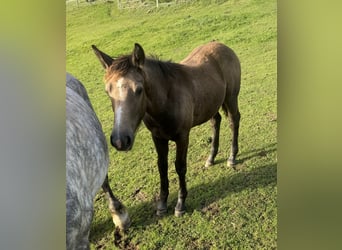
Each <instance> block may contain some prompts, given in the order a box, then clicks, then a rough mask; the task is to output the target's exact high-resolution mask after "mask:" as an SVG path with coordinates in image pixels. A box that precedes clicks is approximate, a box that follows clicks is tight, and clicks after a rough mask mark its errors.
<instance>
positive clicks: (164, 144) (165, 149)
mask: <svg viewBox="0 0 342 250" xmlns="http://www.w3.org/2000/svg"><path fill="white" fill-rule="evenodd" d="M152 138H153V142H154V145H155V147H156V150H157V154H158V170H159V175H160V194H159V199H158V201H157V215H158V216H162V215H164V214H166V212H167V197H168V196H169V179H168V162H167V157H168V153H169V141H168V140H164V139H160V138H157V137H155V136H153V137H152Z"/></svg>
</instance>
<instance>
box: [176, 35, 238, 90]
mask: <svg viewBox="0 0 342 250" xmlns="http://www.w3.org/2000/svg"><path fill="white" fill-rule="evenodd" d="M181 64H184V65H187V66H189V67H194V68H198V67H199V68H201V71H204V72H205V73H209V74H214V73H217V74H219V75H220V77H221V78H222V80H223V81H224V82H225V84H226V85H227V88H228V89H227V90H228V91H229V92H232V93H234V92H237V93H238V92H239V90H240V81H241V66H240V61H239V58H238V57H237V55H236V54H235V52H234V51H233V50H232V49H231V48H229V47H227V46H226V45H224V44H223V43H219V42H209V43H207V44H204V45H201V46H199V47H197V48H195V49H194V50H193V51H192V52H191V53H190V54H189V55H188V56H187V57H186V58H185V59H184V60H182V61H181Z"/></svg>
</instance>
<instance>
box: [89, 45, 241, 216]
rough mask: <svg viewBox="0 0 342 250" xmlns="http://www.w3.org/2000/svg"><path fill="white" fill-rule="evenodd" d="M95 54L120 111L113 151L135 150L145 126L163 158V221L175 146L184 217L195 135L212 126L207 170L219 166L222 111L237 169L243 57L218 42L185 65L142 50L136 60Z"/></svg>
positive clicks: (179, 208) (159, 209)
mask: <svg viewBox="0 0 342 250" xmlns="http://www.w3.org/2000/svg"><path fill="white" fill-rule="evenodd" d="M92 48H93V50H94V52H95V54H96V56H97V57H98V58H99V60H100V62H101V64H102V65H103V67H104V68H105V69H106V74H105V77H104V80H105V84H106V91H107V93H108V95H109V97H110V99H111V101H112V107H113V111H114V128H113V131H112V134H111V137H110V141H111V144H112V146H114V147H115V148H116V149H117V150H120V151H121V150H123V151H127V150H130V149H131V148H132V146H133V143H134V137H135V133H136V131H137V128H138V126H139V124H140V122H141V120H143V121H144V123H145V125H146V127H147V128H148V129H149V130H150V131H151V133H152V138H153V142H154V145H155V147H156V150H157V153H158V168H159V174H160V198H159V201H158V204H157V214H158V215H162V214H164V213H166V211H167V197H168V195H169V181H168V150H169V148H168V141H169V140H172V141H175V142H176V146H177V152H176V161H175V167H176V171H177V174H178V176H179V187H180V190H179V194H178V201H177V205H176V207H175V215H176V216H180V215H182V214H184V213H185V198H186V196H187V189H186V181H185V174H186V168H187V167H186V159H187V151H188V144H189V133H190V129H191V128H192V127H194V126H197V125H200V124H202V123H204V122H206V121H208V120H210V121H211V125H212V129H213V136H212V144H211V152H210V155H209V157H208V159H207V161H206V166H210V165H212V164H214V159H215V156H216V154H217V152H218V146H219V130H220V122H221V115H220V114H219V112H218V111H219V109H220V107H222V109H223V111H224V114H225V115H226V116H228V115H229V118H230V127H231V130H232V133H233V138H232V145H231V153H230V156H229V158H228V165H234V164H236V155H237V153H238V134H239V122H240V112H239V108H238V94H239V90H240V79H241V70H240V62H239V59H238V57H237V56H236V55H235V53H234V52H233V50H231V49H230V48H228V47H227V46H225V45H224V44H221V43H218V42H210V43H208V44H205V45H202V46H200V47H198V48H196V49H195V50H194V51H192V52H191V54H190V55H189V56H188V57H186V58H185V59H184V60H183V61H181V62H180V63H179V64H178V63H172V62H170V61H168V62H164V61H160V60H158V59H156V58H145V53H144V50H143V48H142V47H141V46H140V45H139V44H135V46H134V50H133V53H132V54H131V55H127V56H122V57H119V58H115V59H113V58H112V57H110V56H109V55H107V54H105V53H103V52H102V51H100V50H99V49H97V48H96V47H95V46H94V45H93V46H92Z"/></svg>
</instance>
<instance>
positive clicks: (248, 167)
mask: <svg viewBox="0 0 342 250" xmlns="http://www.w3.org/2000/svg"><path fill="white" fill-rule="evenodd" d="M214 39H215V40H218V41H220V42H222V43H225V44H226V45H228V46H229V47H231V48H232V49H233V50H234V51H235V52H236V54H237V55H238V57H239V59H240V61H241V68H242V81H241V90H240V95H239V107H240V112H241V121H240V136H239V147H240V151H239V154H238V156H237V160H238V165H237V166H236V169H235V170H234V169H232V168H230V167H227V166H226V160H227V157H228V154H229V148H230V141H229V140H230V138H231V132H230V129H229V124H228V120H227V119H226V118H225V116H223V115H222V123H221V133H220V148H219V152H218V155H217V157H216V164H215V165H213V166H211V167H208V168H205V167H204V164H205V161H206V159H207V157H208V155H209V152H210V143H209V137H210V136H211V127H210V123H209V122H208V123H205V124H203V125H201V126H198V127H195V128H194V129H192V130H191V133H190V143H189V151H188V159H187V162H188V171H187V175H186V179H187V187H188V192H189V193H188V197H187V201H186V205H187V212H186V214H185V215H184V216H183V217H180V218H177V217H175V216H174V215H173V213H174V211H173V210H174V206H175V204H176V201H177V193H178V176H177V174H176V171H175V168H174V160H175V150H174V149H175V145H174V143H170V152H169V180H170V195H169V199H168V213H167V215H166V216H164V217H162V218H158V217H156V215H155V209H156V208H155V197H156V196H157V194H158V192H159V173H158V168H157V154H156V152H155V149H154V145H153V142H152V139H151V136H150V132H149V131H148V130H147V129H146V128H145V127H144V125H143V124H142V125H141V127H140V129H139V131H138V134H137V136H136V139H135V144H134V146H133V149H132V151H129V152H127V153H122V152H117V151H116V150H115V149H114V148H112V147H110V149H109V154H110V165H109V173H108V176H109V181H110V185H111V187H112V189H113V192H114V193H115V195H116V196H117V197H118V198H119V199H120V200H121V201H122V202H123V203H124V204H125V206H126V207H127V209H128V212H129V214H130V217H131V220H132V225H131V227H130V229H129V230H128V232H127V233H126V234H124V235H122V234H119V233H118V232H115V231H114V228H113V223H112V218H111V216H110V213H109V212H108V208H107V207H108V204H107V200H106V197H105V195H104V193H103V192H102V191H100V192H99V193H98V195H97V196H96V201H95V214H94V220H93V224H92V228H91V233H90V242H91V244H92V248H93V249H117V248H124V249H275V248H276V247H277V242H276V241H277V3H276V1H270V0H231V1H205V0H203V1H192V2H187V3H182V4H177V5H176V4H174V5H170V6H165V7H161V8H155V7H142V8H138V9H126V10H118V9H117V4H116V2H102V1H99V2H98V3H95V4H91V5H88V4H85V5H80V7H79V8H76V7H75V6H69V5H67V7H66V43H67V44H66V48H67V50H66V70H67V71H68V72H70V73H71V74H73V75H74V76H75V77H76V78H78V79H79V80H80V81H81V82H82V83H83V84H84V85H85V87H86V89H87V91H88V94H89V97H90V99H91V102H92V104H93V107H94V110H95V111H96V114H97V116H98V118H99V120H100V122H101V123H102V127H103V131H104V133H105V134H106V138H107V142H108V145H110V142H109V135H110V133H111V130H112V126H113V112H112V108H111V103H110V100H109V98H108V97H107V95H106V93H105V91H104V83H103V73H104V71H103V68H102V66H101V65H100V63H99V62H98V60H97V58H96V56H95V55H94V53H93V51H92V49H91V45H92V44H95V45H96V46H98V47H99V48H101V49H103V50H104V51H106V52H107V53H109V54H111V55H112V56H118V55H122V54H128V53H131V52H132V50H133V46H134V43H135V42H138V43H140V44H141V45H142V46H143V47H144V50H145V53H146V55H150V54H154V55H157V56H158V57H160V58H161V59H164V60H169V59H172V61H174V62H179V61H180V60H181V59H183V58H185V57H186V56H187V55H188V54H189V53H190V52H191V51H192V49H194V48H195V47H197V46H198V45H201V44H204V43H207V42H209V41H211V40H214Z"/></svg>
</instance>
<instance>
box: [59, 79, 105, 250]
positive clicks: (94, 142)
mask: <svg viewBox="0 0 342 250" xmlns="http://www.w3.org/2000/svg"><path fill="white" fill-rule="evenodd" d="M107 170H108V147H107V143H106V139H105V136H104V134H103V131H102V128H101V124H100V122H99V120H98V118H97V116H96V114H95V112H94V111H93V109H92V107H91V104H90V101H89V97H88V95H87V92H86V90H85V88H84V86H83V85H82V84H81V83H80V82H79V81H78V80H77V79H75V78H74V77H72V76H69V77H67V84H66V199H67V200H66V216H67V217H66V218H67V219H66V220H67V221H66V223H67V249H78V248H82V246H83V247H85V248H86V246H87V245H88V234H89V229H90V224H91V219H92V214H93V199H94V197H95V194H96V192H97V191H98V190H99V188H100V187H101V185H102V183H103V181H104V179H105V177H106V174H107Z"/></svg>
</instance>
